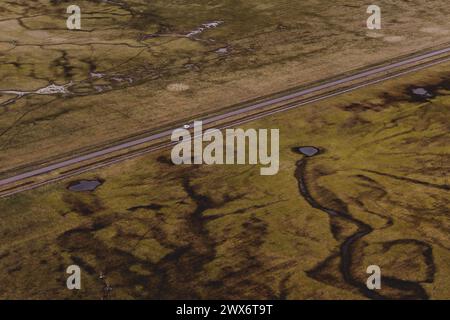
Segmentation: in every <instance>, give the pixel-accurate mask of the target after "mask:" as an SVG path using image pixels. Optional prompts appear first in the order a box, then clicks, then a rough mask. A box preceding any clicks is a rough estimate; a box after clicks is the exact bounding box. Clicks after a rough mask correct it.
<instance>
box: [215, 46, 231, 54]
mask: <svg viewBox="0 0 450 320" xmlns="http://www.w3.org/2000/svg"><path fill="white" fill-rule="evenodd" d="M215 52H216V53H217V54H227V53H228V52H229V49H228V48H227V47H224V48H219V49H217V50H216V51H215Z"/></svg>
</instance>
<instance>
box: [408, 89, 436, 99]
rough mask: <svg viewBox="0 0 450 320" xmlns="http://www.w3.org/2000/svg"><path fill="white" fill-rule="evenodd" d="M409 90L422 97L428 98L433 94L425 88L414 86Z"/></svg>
mask: <svg viewBox="0 0 450 320" xmlns="http://www.w3.org/2000/svg"><path fill="white" fill-rule="evenodd" d="M411 92H412V93H413V94H414V95H416V96H419V97H423V98H430V97H432V96H433V95H432V94H431V93H429V92H428V91H427V90H426V89H425V88H415V89H412V90H411Z"/></svg>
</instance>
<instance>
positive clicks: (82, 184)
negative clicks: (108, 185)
mask: <svg viewBox="0 0 450 320" xmlns="http://www.w3.org/2000/svg"><path fill="white" fill-rule="evenodd" d="M102 184H103V181H102V180H79V181H74V182H71V183H70V184H69V186H68V187H67V189H68V190H70V191H74V192H85V191H94V190H95V189H97V188H98V187H99V186H101V185H102Z"/></svg>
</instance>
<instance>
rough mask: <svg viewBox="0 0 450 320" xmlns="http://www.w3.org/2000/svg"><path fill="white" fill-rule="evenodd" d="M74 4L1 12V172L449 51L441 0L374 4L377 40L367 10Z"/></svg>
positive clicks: (255, 2) (351, 6)
mask: <svg viewBox="0 0 450 320" xmlns="http://www.w3.org/2000/svg"><path fill="white" fill-rule="evenodd" d="M77 4H78V5H79V6H80V7H81V9H82V30H81V31H69V30H67V29H66V26H65V20H66V18H67V14H66V13H65V10H66V7H67V5H68V3H67V2H65V1H56V0H55V1H47V0H39V1H33V2H30V1H28V0H19V1H14V3H13V2H11V1H9V2H3V3H1V4H0V29H1V30H2V33H1V34H0V53H1V54H0V163H1V171H2V172H4V171H6V170H9V169H12V168H15V167H17V166H20V165H25V164H28V163H30V162H34V161H41V160H45V159H49V158H55V157H57V156H58V155H60V154H62V153H70V152H74V151H75V150H80V149H85V148H88V147H91V146H96V145H103V144H106V143H109V142H112V141H115V140H117V139H120V138H123V137H126V136H130V135H133V134H136V133H137V132H142V131H145V130H150V129H155V128H158V127H161V126H164V125H167V124H169V123H172V122H177V121H181V120H183V119H188V118H193V117H195V116H196V115H199V114H204V113H208V112H212V111H217V110H221V109H223V108H225V107H227V106H230V105H233V104H236V103H240V102H242V101H244V100H247V99H251V98H255V97H259V96H261V95H266V94H270V93H273V92H277V91H280V90H285V89H288V88H291V87H296V86H300V85H303V84H306V83H310V82H312V81H316V80H319V79H323V78H326V77H329V76H334V75H335V74H338V73H343V72H347V71H349V70H352V69H355V68H359V67H362V66H366V65H368V64H373V63H377V62H380V61H384V60H386V59H391V58H395V57H398V56H400V55H405V54H409V53H412V52H416V51H419V50H421V49H425V48H429V47H432V46H438V45H440V44H443V43H448V42H449V41H450V21H449V19H448V17H449V16H450V8H449V6H448V5H447V2H446V1H443V0H435V1H428V2H424V1H421V0H413V1H408V2H395V3H394V2H393V1H387V0H380V1H378V4H379V5H380V7H381V8H382V12H383V29H382V30H381V31H380V32H372V31H370V32H368V31H367V29H366V27H365V21H366V19H367V17H368V15H367V14H366V8H367V3H366V2H365V1H360V0H358V1H348V0H347V1H343V0H337V1H334V2H333V3H332V4H327V5H324V3H323V1H317V0H308V1H296V2H294V1H288V0H251V1H245V2H244V1H218V0H215V1H200V0H196V1H170V2H167V1H151V2H149V1H143V0H140V1H139V0H135V1H122V0H120V1H119V0H117V1H114V2H107V3H105V2H96V1H77ZM212 21H223V23H222V24H219V25H218V26H217V27H215V28H210V29H207V30H204V31H203V32H202V33H199V34H196V35H195V36H191V37H186V35H187V34H189V33H190V32H193V31H195V30H198V28H199V27H201V26H202V25H203V24H205V23H209V22H212ZM155 35H156V36H155ZM51 84H56V85H59V86H63V85H67V88H66V89H67V92H66V93H64V94H61V93H58V94H49V95H36V94H27V95H24V96H21V95H20V94H19V93H20V92H22V93H24V92H35V91H36V90H39V89H42V88H46V87H47V86H49V85H51ZM11 90H14V91H18V92H16V93H11V92H9V93H8V91H11Z"/></svg>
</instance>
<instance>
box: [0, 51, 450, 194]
mask: <svg viewBox="0 0 450 320" xmlns="http://www.w3.org/2000/svg"><path fill="white" fill-rule="evenodd" d="M447 53H450V47H447V48H443V49H440V50H434V51H430V52H427V53H423V54H420V55H416V56H414V57H410V58H406V59H404V60H401V61H398V62H394V63H391V64H386V65H384V66H381V67H375V68H371V69H368V70H364V71H360V72H358V73H355V74H353V75H349V76H346V77H343V78H340V79H337V80H332V81H329V82H326V83H323V84H320V85H317V86H313V87H311V88H308V89H302V90H299V91H297V92H293V93H289V94H286V95H284V96H281V97H277V98H273V99H267V100H265V101H262V102H258V103H255V104H252V105H249V106H245V107H242V108H240V109H237V110H232V111H228V112H225V113H223V114H220V115H215V116H212V117H209V118H205V119H198V120H202V122H203V124H204V125H205V124H210V123H214V122H217V121H224V120H227V119H230V118H232V117H236V116H239V115H245V114H246V113H248V112H251V111H257V110H259V109H263V108H266V107H268V106H271V105H275V104H278V103H283V102H286V101H289V100H292V99H296V98H301V97H302V96H305V95H308V94H313V93H316V92H320V91H322V90H326V89H333V88H335V87H336V88H338V87H341V86H343V85H347V84H348V85H350V84H351V83H352V82H353V81H355V80H364V79H365V78H369V77H373V76H377V75H380V74H383V73H388V72H390V71H393V70H394V71H395V69H397V68H401V67H408V66H410V65H411V67H410V68H409V69H406V70H403V71H400V72H397V73H395V74H391V75H389V74H386V75H382V76H380V77H379V78H378V79H374V80H368V81H366V82H363V83H362V84H356V85H350V86H349V87H347V88H341V89H337V90H335V91H333V92H331V93H328V94H322V95H318V96H317V97H312V98H307V99H304V100H301V101H296V102H294V103H289V104H286V105H282V106H280V107H277V108H275V109H274V110H270V111H261V112H260V113H257V114H255V115H253V116H250V117H245V118H244V119H242V120H236V121H234V122H231V123H228V124H227V125H226V126H221V127H220V128H218V129H224V128H225V127H232V126H236V125H239V124H242V123H245V122H249V121H253V120H256V119H259V118H262V117H266V116H268V115H271V114H275V113H278V112H283V111H286V110H289V109H292V108H296V107H300V106H303V105H305V104H309V103H313V102H316V101H320V100H323V99H327V98H331V97H334V96H337V95H340V94H343V93H346V92H350V91H353V90H356V89H359V88H362V87H366V86H368V85H372V84H375V83H379V82H382V81H386V80H389V79H392V78H395V77H399V76H401V75H404V74H407V73H411V72H414V71H418V70H421V69H424V68H428V67H431V66H433V65H436V64H438V63H442V62H446V61H450V57H439V56H441V55H445V54H447ZM434 57H437V58H439V59H438V60H436V61H428V62H425V63H423V64H422V65H416V64H417V63H420V62H422V61H424V60H427V59H431V58H434ZM182 127H183V126H182V125H181V126H180V127H174V128H172V129H168V130H165V131H162V132H158V133H155V134H149V135H148V136H145V137H142V138H138V139H135V140H132V141H127V142H124V143H120V144H117V145H115V146H112V147H107V148H104V149H101V150H98V151H94V152H91V153H88V154H85V155H79V156H74V157H73V158H71V159H68V160H64V161H61V162H57V163H54V164H50V165H46V166H43V167H41V168H39V169H33V170H30V171H27V172H24V173H21V174H17V175H14V176H11V177H8V178H5V179H2V180H0V187H5V188H7V187H8V185H11V184H15V183H18V182H21V181H23V180H26V179H29V178H32V177H36V176H40V175H44V174H47V173H51V172H55V171H57V170H60V169H64V168H68V167H70V166H72V165H75V164H77V163H81V162H84V161H89V160H95V159H100V158H102V157H105V156H107V155H110V154H113V153H115V152H118V151H122V150H126V149H128V148H132V147H136V146H139V145H143V144H146V143H150V142H152V141H157V140H159V139H162V138H166V137H170V136H171V134H172V132H173V130H175V129H177V128H182ZM173 144H174V143H172V142H170V141H168V142H167V143H163V144H160V145H158V146H153V147H148V148H146V149H145V150H139V151H134V152H130V153H129V154H126V155H120V156H117V157H115V158H113V159H108V160H105V161H103V162H101V163H97V164H94V165H87V166H86V167H84V168H80V169H78V170H72V171H68V172H67V173H65V174H64V173H63V174H60V176H58V177H56V178H52V179H49V180H46V181H40V182H36V183H29V184H27V185H24V186H23V187H18V188H16V189H11V190H9V189H8V190H7V191H3V192H2V191H0V197H6V196H10V195H13V194H16V193H19V192H23V191H26V190H31V189H35V188H37V187H39V186H42V185H45V184H49V183H52V182H56V181H59V180H62V179H65V178H68V177H70V176H74V175H77V174H80V173H83V172H86V171H90V170H94V169H97V168H99V167H103V166H106V165H111V164H114V163H117V162H120V161H124V160H126V159H130V158H133V157H137V156H140V155H142V154H145V153H149V152H152V151H155V150H159V149H162V148H166V147H169V146H171V145H173Z"/></svg>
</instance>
